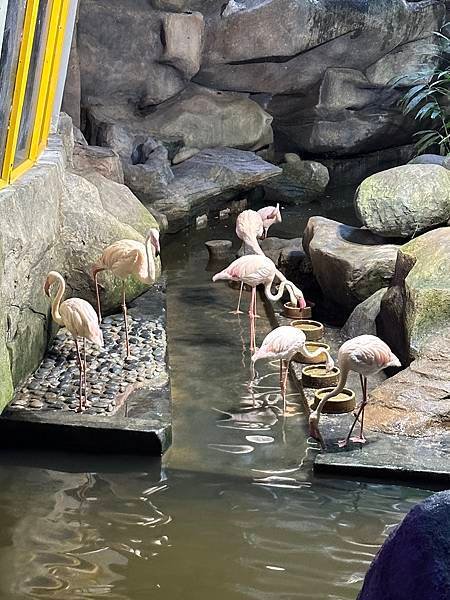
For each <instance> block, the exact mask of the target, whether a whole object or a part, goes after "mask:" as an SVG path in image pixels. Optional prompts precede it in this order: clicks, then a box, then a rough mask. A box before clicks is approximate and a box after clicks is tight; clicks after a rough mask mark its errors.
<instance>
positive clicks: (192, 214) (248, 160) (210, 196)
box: [152, 148, 279, 232]
mask: <svg viewBox="0 0 450 600" xmlns="http://www.w3.org/2000/svg"><path fill="white" fill-rule="evenodd" d="M172 171H173V174H174V176H175V178H174V180H173V182H172V183H171V184H170V185H168V186H167V192H166V194H165V197H164V198H163V199H160V200H156V201H155V202H154V203H153V204H152V206H154V207H155V208H156V210H158V211H160V212H162V213H164V214H165V215H166V216H167V218H168V221H169V231H170V232H173V231H177V230H179V229H182V228H183V227H186V226H187V225H188V224H189V223H190V222H191V221H192V220H193V219H195V218H196V217H197V216H198V215H201V214H203V213H204V212H205V209H207V210H212V209H213V208H214V207H215V206H216V207H218V206H220V205H221V204H222V203H223V201H224V199H227V198H228V199H230V198H232V197H233V196H234V195H235V194H236V193H237V192H239V191H242V190H245V189H250V188H252V187H255V186H257V185H259V184H261V183H262V182H263V181H265V180H266V179H269V178H270V177H273V176H274V175H277V174H278V173H279V169H278V167H276V166H274V165H271V164H270V163H267V162H265V161H263V160H262V159H261V158H259V157H258V156H256V155H255V154H254V153H253V152H244V151H242V150H234V149H232V148H214V149H209V150H203V151H202V152H200V153H198V154H196V155H195V156H193V157H192V158H190V159H188V160H186V161H184V162H183V163H181V164H179V165H176V166H174V167H173V168H172Z"/></svg>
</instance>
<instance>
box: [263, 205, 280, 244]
mask: <svg viewBox="0 0 450 600" xmlns="http://www.w3.org/2000/svg"><path fill="white" fill-rule="evenodd" d="M258 214H259V215H260V216H261V218H262V220H263V229H264V231H263V240H264V239H266V237H267V234H268V232H269V227H272V225H274V224H275V223H281V212H280V205H279V204H277V205H276V206H264V207H263V208H260V209H259V210H258Z"/></svg>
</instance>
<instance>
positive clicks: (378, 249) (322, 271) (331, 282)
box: [303, 217, 399, 310]
mask: <svg viewBox="0 0 450 600" xmlns="http://www.w3.org/2000/svg"><path fill="white" fill-rule="evenodd" d="M303 248H304V250H305V252H306V254H307V255H308V256H309V257H310V259H311V263H312V268H313V273H314V276H315V278H316V279H317V282H318V284H319V285H320V287H321V289H322V292H323V294H324V295H325V296H326V297H327V299H328V300H331V301H333V302H335V303H336V304H338V305H340V306H341V307H342V308H345V309H346V310H353V309H354V308H355V307H356V306H357V305H358V304H359V303H360V302H362V301H364V300H366V299H367V298H369V297H370V296H371V295H372V294H373V293H374V292H376V291H377V290H379V289H380V288H383V287H386V286H387V285H388V284H389V282H390V280H391V278H392V275H393V273H394V268H395V261H396V259H397V251H398V248H399V247H398V246H395V245H394V244H386V243H385V240H384V239H383V238H381V237H378V236H376V235H373V234H372V233H370V231H367V230H364V229H358V228H357V227H350V226H348V225H343V224H342V223H338V222H337V221H332V220H331V219H326V218H324V217H311V218H310V219H309V221H308V224H307V226H306V229H305V232H304V235H303Z"/></svg>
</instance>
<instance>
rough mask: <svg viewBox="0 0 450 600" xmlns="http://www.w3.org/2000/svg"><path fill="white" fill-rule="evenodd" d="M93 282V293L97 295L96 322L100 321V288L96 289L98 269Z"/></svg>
mask: <svg viewBox="0 0 450 600" xmlns="http://www.w3.org/2000/svg"><path fill="white" fill-rule="evenodd" d="M94 282H95V294H96V296H97V314H98V322H99V323H101V322H102V308H101V305H100V290H99V289H98V271H97V272H96V273H95V275H94Z"/></svg>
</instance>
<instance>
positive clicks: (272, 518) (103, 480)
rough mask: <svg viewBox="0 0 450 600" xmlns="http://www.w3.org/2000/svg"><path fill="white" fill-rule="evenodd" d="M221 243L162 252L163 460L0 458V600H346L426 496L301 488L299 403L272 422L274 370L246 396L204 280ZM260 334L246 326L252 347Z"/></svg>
mask: <svg viewBox="0 0 450 600" xmlns="http://www.w3.org/2000/svg"><path fill="white" fill-rule="evenodd" d="M224 232H225V234H226V235H227V237H229V238H230V239H231V238H232V227H231V226H229V227H223V228H222V229H221V230H220V231H219V232H217V233H216V232H213V233H211V232H201V233H199V234H197V235H196V236H194V237H193V238H190V239H188V238H187V237H186V238H183V239H182V240H181V243H179V242H177V243H173V244H170V245H169V247H168V248H167V249H166V255H165V257H164V259H165V262H166V264H167V265H168V276H169V307H168V308H169V319H170V327H169V347H170V354H171V367H172V383H173V397H174V417H175V420H174V446H173V448H172V449H171V450H170V451H169V453H168V455H167V457H166V458H165V459H164V464H163V465H162V466H161V464H160V462H159V461H156V462H155V461H150V460H149V459H141V458H136V457H133V458H130V457H128V458H124V459H122V460H119V459H106V458H105V459H101V458H95V457H75V456H67V455H65V456H64V455H57V454H55V455H54V456H51V455H48V454H47V455H45V454H42V455H41V454H34V455H33V456H30V455H29V454H23V455H17V454H15V455H7V454H4V455H2V457H1V458H0V503H1V508H2V511H1V513H0V600H24V599H33V598H34V599H41V598H46V599H47V598H48V599H57V600H69V599H70V600H77V599H79V598H80V599H81V598H83V599H85V598H88V599H89V598H95V599H97V598H103V597H108V598H110V599H111V600H116V599H117V600H141V599H142V600H148V598H151V597H153V596H154V597H160V598H164V600H178V599H179V600H206V599H208V600H209V599H210V598H214V599H215V600H234V599H236V600H238V599H239V600H241V599H250V598H255V599H258V600H261V599H265V600H280V599H288V600H290V599H294V598H296V599H302V598H303V599H305V600H314V599H316V598H317V599H318V600H319V599H320V600H324V599H328V600H331V599H333V600H347V599H348V600H350V599H353V598H355V597H356V594H357V591H358V589H359V588H360V586H361V582H362V579H363V577H364V573H365V571H366V570H367V567H368V565H369V564H370V562H371V560H372V558H373V556H374V554H375V553H376V551H377V549H378V547H379V545H380V544H381V543H382V541H383V539H384V537H385V536H386V535H387V534H388V533H389V532H390V530H391V529H392V527H393V526H395V525H396V524H397V523H398V522H399V521H400V520H401V518H402V517H403V515H404V514H405V512H407V511H408V510H409V509H410V508H411V507H412V506H413V504H414V503H415V502H417V501H418V500H420V499H421V498H424V497H426V496H427V495H428V494H429V492H428V491H426V490H420V489H414V488H408V487H400V486H395V485H381V484H372V483H365V482H355V481H345V480H331V479H317V478H314V477H312V474H311V464H312V460H313V457H314V454H315V452H317V447H316V444H315V443H312V442H311V440H308V439H307V437H306V435H305V419H304V416H303V414H302V411H301V408H300V405H299V404H298V402H299V398H298V396H297V395H296V394H295V393H294V392H293V391H292V390H290V391H289V396H288V412H287V415H286V416H285V417H283V415H282V414H281V411H280V406H281V398H280V394H279V389H278V385H277V383H278V368H277V365H276V364H275V363H273V364H268V365H263V364H261V365H259V366H258V377H259V379H258V383H257V384H256V385H255V386H254V388H251V387H249V375H250V370H249V354H248V350H247V345H246V340H247V339H248V337H247V336H248V329H247V322H246V319H245V315H244V317H243V318H240V319H238V318H236V317H235V316H233V315H230V314H229V313H228V311H229V310H230V309H231V308H233V307H234V304H235V299H236V294H237V292H236V291H233V290H231V289H229V288H228V287H227V286H225V285H219V284H216V285H213V284H212V283H211V281H210V280H211V272H207V271H205V270H204V269H205V264H206V252H205V250H204V248H203V241H204V239H208V238H212V237H221V236H222V235H223V233H224ZM183 243H184V244H185V245H184V246H183V245H182V244H183ZM268 328H269V325H268V323H267V321H266V320H265V319H264V318H262V319H259V320H258V323H257V331H258V340H261V339H262V335H263V334H264V332H265V331H267V330H268Z"/></svg>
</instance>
